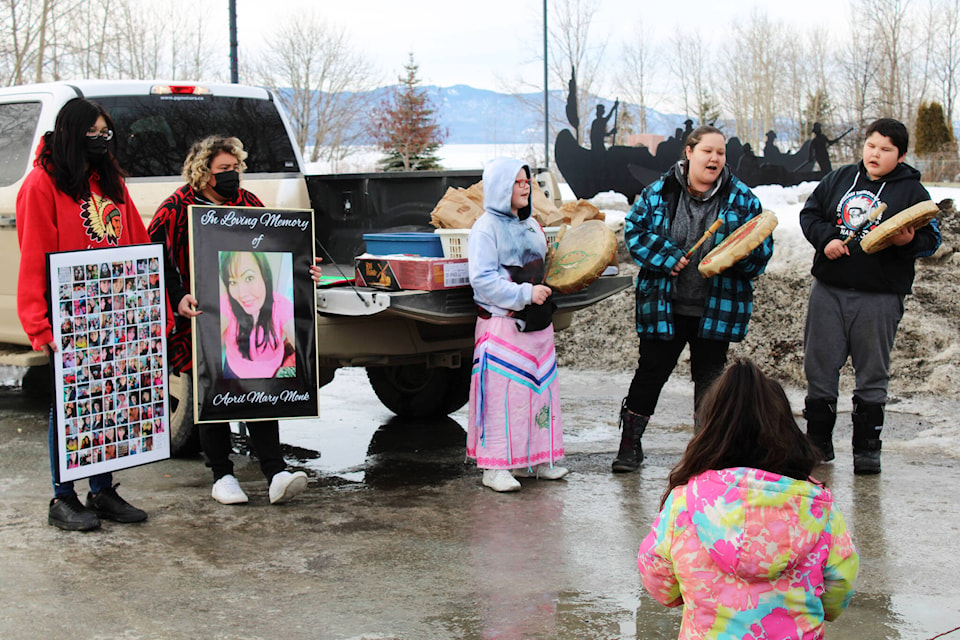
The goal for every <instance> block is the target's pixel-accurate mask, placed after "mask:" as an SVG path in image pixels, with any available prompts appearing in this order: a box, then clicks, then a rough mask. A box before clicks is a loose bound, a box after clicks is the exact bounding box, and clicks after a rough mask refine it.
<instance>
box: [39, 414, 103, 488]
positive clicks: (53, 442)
mask: <svg viewBox="0 0 960 640" xmlns="http://www.w3.org/2000/svg"><path fill="white" fill-rule="evenodd" d="M47 445H48V447H49V451H50V477H51V479H52V480H53V497H54V498H66V497H68V496H71V495H74V494H75V493H76V491H74V489H73V482H60V483H58V482H57V425H56V422H55V421H54V419H53V407H50V421H49V425H48V428H47ZM89 482H90V493H94V494H97V493H100V492H101V491H103V490H104V489H109V488H110V486H111V485H112V484H113V474H112V473H101V474H99V475H95V476H90V478H89Z"/></svg>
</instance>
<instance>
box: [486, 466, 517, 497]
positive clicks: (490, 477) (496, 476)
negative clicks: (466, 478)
mask: <svg viewBox="0 0 960 640" xmlns="http://www.w3.org/2000/svg"><path fill="white" fill-rule="evenodd" d="M483 486H485V487H490V488H491V489H493V490H494V491H500V492H504V491H519V490H520V483H519V482H517V480H516V478H514V477H513V476H512V475H511V474H510V472H509V471H507V470H506V469H484V470H483Z"/></svg>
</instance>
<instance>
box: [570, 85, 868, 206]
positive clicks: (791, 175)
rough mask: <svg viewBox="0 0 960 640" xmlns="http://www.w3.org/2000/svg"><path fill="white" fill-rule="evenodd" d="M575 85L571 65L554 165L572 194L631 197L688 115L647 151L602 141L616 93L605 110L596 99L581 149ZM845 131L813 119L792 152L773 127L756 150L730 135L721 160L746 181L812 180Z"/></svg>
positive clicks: (650, 176) (661, 161)
mask: <svg viewBox="0 0 960 640" xmlns="http://www.w3.org/2000/svg"><path fill="white" fill-rule="evenodd" d="M576 86H577V83H576V75H575V71H574V70H571V76H570V82H569V90H570V93H569V94H568V95H567V109H566V112H567V113H566V115H567V121H568V122H569V123H570V125H571V126H572V127H573V132H571V131H570V129H563V130H562V131H560V133H558V134H557V139H556V142H555V143H554V145H555V146H554V158H556V162H557V167H558V168H559V169H560V173H561V174H562V175H563V177H564V178H565V179H566V181H567V184H569V185H570V188H571V189H572V190H573V193H574V195H576V196H577V197H578V198H583V199H589V198H592V197H594V196H595V195H597V194H598V193H602V192H604V191H616V192H618V193H621V194H623V195H624V196H626V198H627V200H628V201H629V202H631V203H632V202H633V201H634V200H635V199H636V197H637V196H638V195H639V194H640V192H641V191H643V189H644V187H646V186H647V185H648V184H650V183H651V182H654V181H655V180H657V179H658V178H659V177H660V176H661V175H662V174H663V173H664V172H666V171H667V170H668V169H669V168H670V167H671V166H672V165H673V164H674V163H675V162H677V161H678V160H679V159H680V157H681V152H682V151H683V146H684V143H685V142H686V139H687V136H688V135H690V132H691V131H693V120H690V119H689V118H688V119H687V120H686V121H685V122H684V128H683V129H680V128H679V127H678V128H677V130H676V131H675V132H674V135H672V136H670V137H669V138H667V139H666V140H664V141H663V142H661V143H660V144H659V145H658V146H657V150H656V154H652V153H650V149H648V148H647V147H627V146H622V145H613V146H610V147H607V146H606V145H605V142H604V140H605V138H607V137H608V136H611V135H613V134H614V133H616V127H617V125H616V120H614V126H613V129H612V130H610V131H608V130H607V122H608V121H609V119H610V118H611V117H612V116H614V115H615V114H616V113H617V110H618V107H619V105H620V101H619V99H618V100H617V101H616V102H614V106H613V108H612V109H611V110H610V113H609V114H607V115H606V116H604V112H605V108H604V106H603V105H602V104H601V105H597V117H596V119H595V120H594V121H593V123H592V125H591V127H590V149H585V148H583V147H582V146H580V139H579V126H580V117H579V114H578V112H577V96H576ZM850 131H852V129H848V130H847V131H845V132H844V133H843V134H841V135H840V136H839V137H837V138H835V139H834V140H830V139H828V138H827V137H826V136H825V135H824V134H823V130H822V127H821V126H820V123H819V122H818V123H815V124H814V127H813V136H814V137H813V138H811V139H810V140H807V141H806V142H804V143H803V145H802V146H801V147H800V149H799V150H798V151H797V152H796V153H783V152H781V151H780V149H779V148H778V147H777V145H776V143H775V142H774V141H775V140H776V138H777V134H776V132H774V131H773V130H770V131H768V132H767V134H766V138H767V139H766V144H765V145H764V147H763V155H762V156H758V155H756V153H755V152H754V151H753V149H752V147H751V146H750V144H749V143H748V144H742V143H741V142H740V139H739V138H737V137H736V136H734V137H732V138H730V139H729V140H727V166H728V167H730V169H731V170H732V171H733V172H734V173H735V174H736V175H737V177H738V178H740V179H741V180H742V181H743V182H745V183H746V184H747V185H749V186H751V187H756V186H758V185H761V184H779V185H782V186H791V185H796V184H800V183H801V182H807V181H817V180H820V178H822V177H823V176H824V175H825V174H826V173H828V172H829V171H830V168H831V167H830V156H829V153H828V152H827V148H828V147H829V146H830V145H832V144H835V143H836V142H837V141H839V140H840V139H841V138H843V137H844V136H845V135H847V134H848V133H850ZM814 167H816V169H814Z"/></svg>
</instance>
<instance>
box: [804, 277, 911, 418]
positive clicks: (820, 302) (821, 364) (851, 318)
mask: <svg viewBox="0 0 960 640" xmlns="http://www.w3.org/2000/svg"><path fill="white" fill-rule="evenodd" d="M902 317H903V296H902V295H900V294H897V293H866V292H863V291H852V290H850V289H839V288H837V287H831V286H830V285H826V284H823V283H822V282H819V281H818V280H814V281H813V285H812V286H811V287H810V300H809V304H808V308H807V323H806V327H805V329H804V333H803V370H804V373H806V376H807V398H809V399H811V400H830V401H834V402H835V401H836V400H837V396H838V394H839V387H840V368H841V367H843V365H844V363H845V362H846V361H847V356H849V357H850V362H851V364H852V365H853V370H854V373H855V375H856V388H855V389H854V391H853V395H854V396H855V397H857V398H859V399H860V400H861V401H863V402H865V403H869V404H884V403H885V402H886V401H887V383H888V382H889V380H890V350H891V349H893V341H894V338H895V337H896V335H897V326H899V324H900V319H901V318H902Z"/></svg>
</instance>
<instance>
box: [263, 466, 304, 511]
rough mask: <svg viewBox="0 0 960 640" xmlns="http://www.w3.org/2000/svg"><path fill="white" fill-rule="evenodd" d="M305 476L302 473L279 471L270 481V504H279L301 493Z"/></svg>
mask: <svg viewBox="0 0 960 640" xmlns="http://www.w3.org/2000/svg"><path fill="white" fill-rule="evenodd" d="M306 488H307V474H305V473H304V472H303V471H294V472H293V473H290V472H289V471H281V472H280V473H278V474H277V475H275V476H273V480H271V481H270V504H281V503H283V502H287V501H288V500H291V499H293V498H294V497H296V496H298V495H300V494H301V493H303V490H304V489H306Z"/></svg>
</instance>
